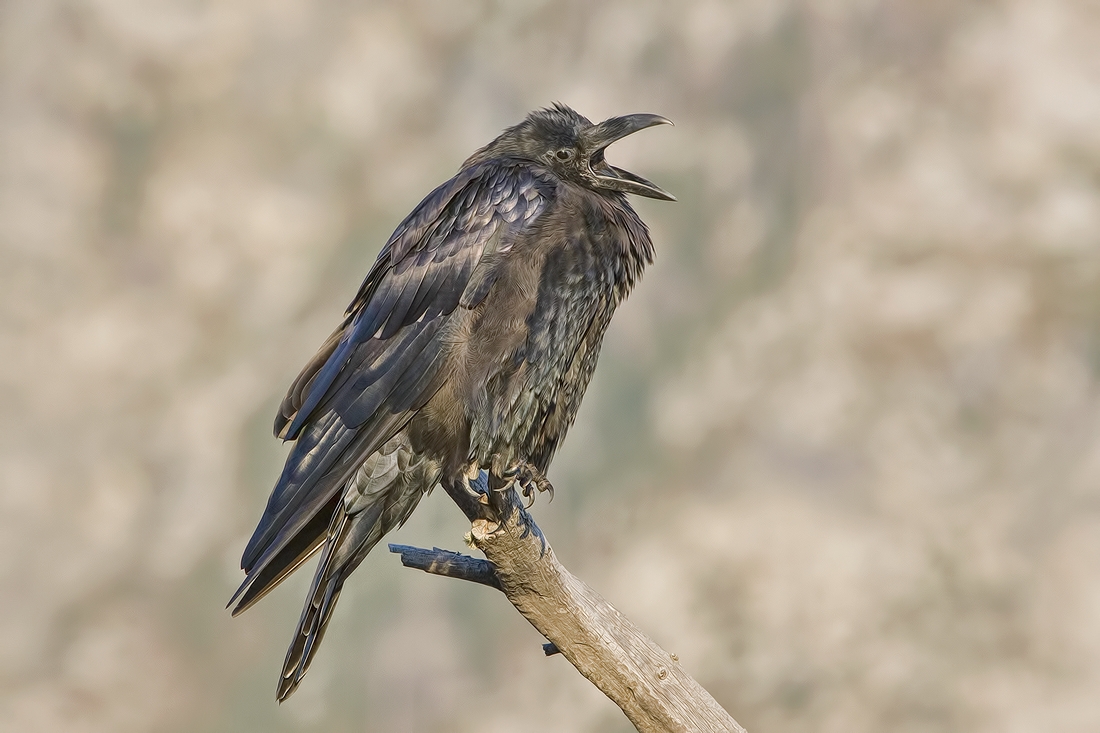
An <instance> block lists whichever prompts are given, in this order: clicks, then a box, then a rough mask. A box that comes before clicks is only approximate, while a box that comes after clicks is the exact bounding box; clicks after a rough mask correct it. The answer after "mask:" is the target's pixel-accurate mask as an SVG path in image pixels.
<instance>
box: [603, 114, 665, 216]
mask: <svg viewBox="0 0 1100 733" xmlns="http://www.w3.org/2000/svg"><path fill="white" fill-rule="evenodd" d="M671 124H672V120H669V119H667V118H665V117H661V116H660V115H646V114H638V115H625V116H623V117H612V118H611V119H609V120H604V121H603V122H601V123H600V124H598V125H596V126H595V127H593V128H592V129H590V130H589V131H588V134H587V138H588V139H587V141H586V147H587V148H588V150H589V151H591V152H590V155H591V160H592V173H593V174H595V176H596V182H597V183H598V184H599V185H600V187H602V188H609V189H611V190H613V191H622V192H623V193H634V194H637V195H639V196H645V197H647V198H651V199H661V200H662V201H675V200H676V197H675V196H673V195H672V194H670V193H668V192H667V191H664V190H662V189H661V188H660V187H659V186H657V185H656V184H654V183H651V182H650V181H647V180H646V179H644V178H642V177H641V176H636V175H634V174H633V173H629V172H627V171H624V170H623V169H622V168H616V167H615V166H613V165H610V164H609V163H608V162H607V161H606V160H604V157H603V151H604V149H605V148H606V147H607V146H608V145H610V144H611V143H613V142H615V141H616V140H622V139H623V138H624V137H626V136H627V135H632V134H634V133H635V132H638V131H639V130H644V129H646V128H647V127H653V126H654V125H671Z"/></svg>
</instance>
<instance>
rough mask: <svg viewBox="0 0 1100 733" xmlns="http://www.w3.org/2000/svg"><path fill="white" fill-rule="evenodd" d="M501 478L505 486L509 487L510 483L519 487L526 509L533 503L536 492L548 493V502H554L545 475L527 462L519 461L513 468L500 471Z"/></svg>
mask: <svg viewBox="0 0 1100 733" xmlns="http://www.w3.org/2000/svg"><path fill="white" fill-rule="evenodd" d="M501 478H503V479H505V480H506V481H507V482H508V484H506V485H511V484H512V483H515V484H518V485H519V492H520V493H521V494H523V496H524V498H526V499H527V508H528V509H530V508H531V505H532V504H534V503H535V491H536V490H537V491H538V492H539V493H540V494H541V493H542V492H544V491H548V492H550V501H553V500H554V485H553V484H551V483H550V481H549V480H548V479H547V478H546V476H545V475H543V473H542V471H540V470H538V468H536V467H535V466H533V465H531V464H530V463H528V462H527V461H520V462H519V463H517V464H515V465H514V466H511V467H510V468H508V469H506V470H504V471H502V472H501Z"/></svg>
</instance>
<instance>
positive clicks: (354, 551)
mask: <svg viewBox="0 0 1100 733" xmlns="http://www.w3.org/2000/svg"><path fill="white" fill-rule="evenodd" d="M438 478H439V466H438V464H436V463H435V462H434V461H430V460H428V459H426V458H423V457H422V456H418V455H416V454H414V453H413V452H412V449H411V448H410V446H409V444H408V439H407V438H406V436H405V434H404V432H401V433H399V434H398V435H396V436H394V438H392V439H391V440H390V441H389V442H388V443H386V445H384V446H383V447H382V449H381V450H379V451H378V452H377V453H375V454H373V455H372V456H371V457H370V458H368V459H367V460H366V461H365V462H364V463H363V465H362V466H360V468H359V470H358V471H356V473H355V475H354V476H352V478H351V480H350V481H348V485H347V488H346V489H345V491H344V495H343V498H342V500H341V502H340V503H339V505H338V506H337V507H336V510H335V512H334V513H333V515H332V521H331V522H330V524H329V528H328V532H327V534H326V536H325V540H324V548H323V550H322V551H321V560H320V563H318V565H317V572H316V574H315V575H314V576H313V583H312V585H310V588H309V593H308V594H307V595H306V603H305V608H303V609H302V617H301V619H300V620H299V621H298V629H297V631H296V632H295V634H294V639H293V641H291V643H290V648H289V649H288V650H287V653H286V661H285V662H283V672H282V675H281V676H280V677H279V686H278V690H277V691H276V694H275V697H276V699H278V701H279V702H282V701H283V700H285V699H287V698H288V697H290V695H291V694H292V693H293V692H294V690H295V689H297V687H298V685H299V684H300V683H301V681H302V678H303V677H304V676H305V674H306V672H307V671H308V670H309V665H310V663H311V662H312V661H313V657H314V655H315V654H316V653H317V647H318V646H320V644H321V639H322V638H323V637H324V635H325V628H326V627H327V626H328V621H329V618H331V616H332V609H333V608H334V607H335V606H336V600H337V599H338V598H339V597H340V590H341V589H342V588H343V587H344V580H345V579H346V578H347V577H348V576H349V575H350V574H351V573H352V571H354V570H355V568H357V567H358V566H359V563H361V562H362V561H363V558H365V557H366V556H367V553H369V552H370V551H371V550H372V549H373V548H374V546H375V545H376V544H378V541H379V540H381V539H382V537H383V536H384V535H385V534H386V533H387V532H389V531H390V530H393V529H396V528H397V527H400V526H401V525H402V524H404V523H405V520H406V519H408V518H409V515H411V514H412V512H413V510H414V509H415V508H416V505H417V503H419V501H420V497H422V496H423V495H424V494H425V493H427V492H428V490H429V489H431V487H432V486H433V485H434V484H435V482H436V481H437V480H438Z"/></svg>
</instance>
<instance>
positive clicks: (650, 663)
mask: <svg viewBox="0 0 1100 733" xmlns="http://www.w3.org/2000/svg"><path fill="white" fill-rule="evenodd" d="M447 493H448V494H450V495H451V497H452V498H453V499H455V502H456V503H457V504H458V505H459V507H460V508H461V509H462V510H463V512H464V513H465V514H466V516H467V518H469V519H470V520H471V528H470V529H471V531H470V534H471V537H472V539H473V544H474V545H475V546H476V547H477V548H478V549H479V550H481V551H482V552H484V553H485V556H486V557H487V558H488V559H489V560H488V561H485V560H478V559H476V558H472V557H467V556H465V555H460V554H458V553H454V552H449V551H447V550H439V549H435V550H421V549H418V548H415V547H408V546H402V545H390V550H391V551H393V552H400V553H401V561H402V563H403V564H405V565H406V566H408V567H414V568H418V569H420V570H424V571H425V572H429V573H433V574H436V575H446V576H449V577H452V578H459V579H462V580H470V581H473V582H476V583H481V584H483V585H490V586H493V587H495V588H499V589H500V590H502V591H503V592H504V594H505V596H507V598H508V600H509V601H510V602H511V603H512V605H513V606H515V607H516V609H517V610H518V611H519V612H520V613H521V614H523V616H524V618H526V619H527V620H528V621H529V622H530V623H531V625H532V626H534V627H535V628H536V629H537V630H538V631H539V633H541V634H542V635H543V636H545V637H546V638H547V639H548V640H549V642H550V643H549V644H544V645H543V649H544V651H545V653H546V654H547V656H549V655H551V654H555V653H558V652H560V653H561V654H562V656H564V657H565V658H566V659H568V660H569V662H570V663H571V664H572V665H573V666H574V667H576V668H577V671H579V672H580V673H581V674H582V675H584V676H585V677H587V678H588V680H589V681H591V682H592V684H594V685H596V687H598V688H599V689H600V691H602V692H603V693H604V694H605V695H607V696H608V697H609V698H611V700H612V701H613V702H614V703H615V704H616V705H618V706H619V707H620V708H622V711H623V712H624V713H625V714H626V716H627V718H629V719H630V722H631V723H633V724H634V727H635V728H637V729H638V730H639V731H643V733H649V732H650V731H655V732H656V731H693V732H694V731H700V732H704V731H705V732H706V733H718V732H722V731H726V732H729V733H744V731H745V729H744V728H742V727H741V726H740V725H738V723H737V721H735V720H734V719H733V718H732V717H731V716H730V714H729V713H727V712H726V711H725V710H724V709H722V707H721V706H720V705H719V704H718V703H717V702H716V701H715V700H714V698H713V697H711V696H710V694H709V693H708V692H707V691H706V690H705V689H703V687H702V686H701V685H700V684H699V683H698V682H696V681H695V680H694V679H692V678H691V676H690V675H688V674H687V672H685V671H684V669H683V668H682V667H681V666H680V663H679V661H678V660H677V659H676V657H675V656H674V655H671V654H669V653H668V652H666V651H665V650H664V649H662V648H661V647H659V646H657V644H656V643H654V642H653V640H652V639H650V638H649V637H647V636H646V635H645V634H643V633H642V632H641V630H640V629H639V628H638V627H637V626H635V625H634V624H633V623H631V621H630V620H629V619H627V618H626V617H625V616H623V615H622V614H621V613H619V611H618V610H616V609H615V608H614V607H613V606H612V605H611V604H610V603H608V602H607V601H605V600H604V599H603V598H601V597H600V596H599V595H598V594H597V593H596V592H595V591H593V590H592V589H591V588H589V587H588V586H587V585H585V584H584V583H583V582H581V581H580V580H578V579H577V578H576V577H574V576H573V575H572V574H571V573H570V572H569V571H568V570H566V569H565V568H564V567H562V565H561V563H559V562H558V560H557V558H556V557H555V556H554V551H553V549H551V548H550V546H549V545H548V544H547V543H546V540H545V538H544V537H543V534H542V532H541V530H539V528H538V526H537V525H536V524H535V523H534V520H532V519H531V517H530V515H529V514H527V512H526V511H525V510H524V508H523V505H522V504H521V502H520V500H519V497H518V496H517V495H516V493H515V491H514V490H512V489H507V490H506V491H503V492H492V493H487V495H486V496H487V497H488V500H487V501H477V500H476V499H473V498H472V497H471V495H469V493H468V492H466V491H465V489H462V488H456V487H449V488H448V489H447Z"/></svg>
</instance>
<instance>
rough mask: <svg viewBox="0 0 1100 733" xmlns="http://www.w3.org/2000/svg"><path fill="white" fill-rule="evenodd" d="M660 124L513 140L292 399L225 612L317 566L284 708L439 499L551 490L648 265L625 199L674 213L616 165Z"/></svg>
mask: <svg viewBox="0 0 1100 733" xmlns="http://www.w3.org/2000/svg"><path fill="white" fill-rule="evenodd" d="M660 124H671V123H670V122H669V120H667V119H665V118H664V117H660V116H658V115H650V114H635V115H627V116H625V117H613V118H611V119H609V120H606V121H605V122H601V123H600V124H593V123H592V122H590V121H589V120H588V119H586V118H585V117H583V116H581V115H580V114H578V113H577V112H575V111H573V110H572V109H570V108H569V107H566V106H565V105H562V104H556V105H554V106H552V107H550V108H548V109H543V110H539V111H536V112H533V113H531V114H530V115H528V116H527V118H526V119H524V120H523V121H522V122H521V123H519V124H518V125H516V126H514V127H510V128H508V129H507V130H505V131H504V132H503V133H502V134H501V135H500V136H499V137H497V138H496V139H495V140H493V141H492V142H491V143H489V144H488V145H486V146H485V147H483V148H482V149H480V150H478V151H477V152H476V153H474V154H473V155H472V156H470V158H469V159H468V160H467V161H466V162H465V163H463V165H462V169H461V170H460V171H459V172H458V174H457V175H456V176H455V177H454V178H452V179H451V180H449V181H447V182H446V183H444V184H443V185H441V186H440V187H439V188H437V189H435V190H434V191H432V192H431V193H430V194H428V197H427V198H425V199H424V200H423V201H422V202H421V203H420V205H419V206H417V207H416V208H415V209H414V210H413V212H412V213H411V214H409V216H408V217H407V218H406V219H405V220H404V221H403V222H401V224H400V226H398V227H397V230H396V231H395V232H394V233H393V235H392V236H391V237H390V239H389V241H388V242H386V244H385V246H384V247H383V248H382V251H381V252H380V253H379V255H378V259H377V260H376V261H375V263H374V266H373V267H371V269H370V272H368V273H367V276H366V279H365V280H364V281H363V284H362V286H360V288H359V292H358V293H357V294H356V296H355V298H354V300H352V302H351V305H350V306H348V309H347V312H346V314H345V316H344V320H343V322H342V323H341V324H340V327H339V328H337V329H336V331H335V332H333V334H332V335H331V336H329V338H328V340H327V341H326V342H325V343H324V345H323V346H322V347H321V350H320V351H319V352H317V355H316V356H314V357H313V359H311V360H310V361H309V363H308V364H306V366H305V368H304V369H303V370H302V373H301V374H299V375H298V378H297V379H296V380H294V383H293V384H292V385H291V387H290V391H289V392H288V393H287V396H286V398H285V399H284V400H283V403H282V406H281V408H280V410H279V414H278V415H277V416H276V418H275V435H276V436H277V437H279V438H282V439H283V440H287V441H294V446H293V448H292V450H291V452H290V455H289V456H288V458H287V461H286V465H285V467H284V468H283V473H282V476H280V478H279V481H278V483H277V484H276V485H275V489H274V490H273V491H272V494H271V498H270V499H269V500H268V502H267V508H266V509H265V510H264V514H263V517H261V519H260V523H259V525H258V526H257V527H256V531H255V533H254V534H253V535H252V539H251V540H249V542H248V546H247V547H246V548H245V551H244V556H243V557H242V559H241V567H242V568H243V569H244V571H245V573H246V574H247V577H246V578H245V580H244V583H243V584H242V585H241V587H240V588H239V589H238V590H237V593H236V594H235V595H234V596H233V599H232V600H231V601H230V604H231V605H232V604H233V603H234V602H236V603H237V605H236V607H235V608H234V609H233V614H234V615H236V614H238V613H240V612H241V611H244V610H245V609H246V608H248V607H250V606H251V605H252V604H253V603H255V602H256V601H257V600H259V599H260V598H261V597H263V596H264V595H265V594H267V592H268V591H270V590H271V589H272V588H273V587H275V586H276V585H278V584H279V583H280V582H281V581H282V580H283V579H284V578H286V577H287V575H289V574H290V573H291V572H293V571H294V570H295V569H296V568H297V567H298V566H299V565H301V564H302V563H303V562H304V561H305V560H306V558H308V557H309V556H310V555H311V554H312V553H313V552H314V551H315V550H317V549H318V548H322V547H323V549H322V552H321V560H320V563H319V565H318V567H317V572H316V574H315V575H314V578H313V584H312V586H310V589H309V595H308V596H307V598H306V603H305V608H304V610H303V611H302V618H301V620H300V621H299V622H298V630H297V632H296V634H295V636H294V640H293V641H292V642H291V644H290V649H289V650H288V652H287V657H286V662H285V663H284V664H283V672H282V676H281V677H280V679H279V686H278V691H277V698H278V699H279V700H280V701H282V700H285V699H286V698H287V697H288V696H289V695H290V694H291V693H292V692H293V691H294V690H295V688H296V687H297V686H298V684H299V683H300V682H301V680H302V676H303V675H304V674H305V673H306V670H307V669H308V668H309V664H310V662H311V661H312V659H313V655H314V654H315V653H316V651H317V645H318V644H319V643H320V641H321V637H322V636H323V635H324V632H325V626H326V625H327V623H328V620H329V618H330V616H331V614H332V609H333V606H334V605H335V603H336V599H337V597H338V596H339V595H340V589H341V587H342V586H343V584H344V580H345V579H346V578H347V576H348V575H349V574H350V573H351V572H352V571H353V570H355V568H356V567H357V566H358V565H359V563H360V562H362V560H363V558H364V557H366V555H367V553H368V552H370V550H371V548H373V547H374V545H375V544H377V542H378V541H379V540H380V539H381V538H382V536H383V535H385V534H386V533H387V532H389V531H390V530H392V529H394V528H396V527H399V526H400V525H401V524H402V523H403V522H404V521H405V520H406V519H408V517H409V515H410V514H411V513H412V511H413V509H415V508H416V504H417V502H419V501H420V498H421V497H422V496H423V495H424V494H426V493H427V492H428V491H429V490H431V488H432V487H433V486H434V485H435V484H436V483H443V484H445V485H447V486H448V487H454V486H458V485H462V486H463V487H466V488H468V487H469V486H470V481H471V480H472V479H473V478H475V477H477V476H478V475H479V473H480V472H481V471H483V470H484V471H487V472H488V475H489V479H490V484H491V485H493V486H495V487H502V486H506V485H508V484H511V483H512V482H513V481H517V480H518V481H519V482H520V485H521V487H522V489H523V492H524V494H526V495H528V496H532V490H533V489H539V490H545V489H547V488H549V487H550V485H549V483H548V482H547V481H546V479H545V472H546V469H547V466H548V465H549V463H550V459H551V458H552V457H553V455H554V451H555V450H556V449H557V447H558V444H559V443H560V442H561V440H562V438H563V437H564V436H565V432H566V430H567V429H568V428H569V426H570V425H571V424H572V422H573V418H574V417H575V416H576V413H577V408H578V406H579V405H580V400H581V397H582V396H583V394H584V391H585V388H586V387H587V386H588V381H589V378H590V377H591V376H592V370H593V369H594V368H595V366H596V356H597V353H598V352H599V349H600V342H601V341H602V339H603V334H604V330H605V329H606V328H607V325H608V322H609V321H610V320H611V315H612V313H613V312H614V310H615V307H616V306H617V305H618V304H619V303H620V302H621V301H622V299H623V298H624V297H626V295H627V293H629V292H630V289H631V288H632V287H633V286H634V284H635V282H637V280H638V277H639V276H640V275H641V273H642V269H643V268H644V267H645V266H646V265H647V264H648V263H649V262H651V261H652V259H653V244H652V242H651V241H650V237H649V231H648V230H647V229H646V226H645V224H643V223H642V220H641V219H640V218H638V215H637V214H636V213H635V212H634V209H632V208H631V207H630V204H629V203H627V200H626V196H625V195H624V194H627V193H633V194H638V195H640V196H647V197H649V198H655V199H664V200H667V201H674V200H675V199H674V198H673V197H672V196H671V195H669V194H668V193H665V192H664V191H662V190H661V189H660V188H658V187H657V186H655V185H654V184H652V183H650V182H649V181H647V180H645V179H644V178H640V177H639V176H636V175H634V174H632V173H628V172H626V171H624V170H621V169H619V168H616V167H615V166H613V165H610V164H608V163H607V161H606V160H604V150H605V149H606V148H607V146H608V145H610V144H611V143H613V142H615V141H616V140H619V139H620V138H623V137H625V136H627V135H630V134H631V133H634V132H637V131H638V130H642V129H645V128H647V127H652V126H653V125H660Z"/></svg>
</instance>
